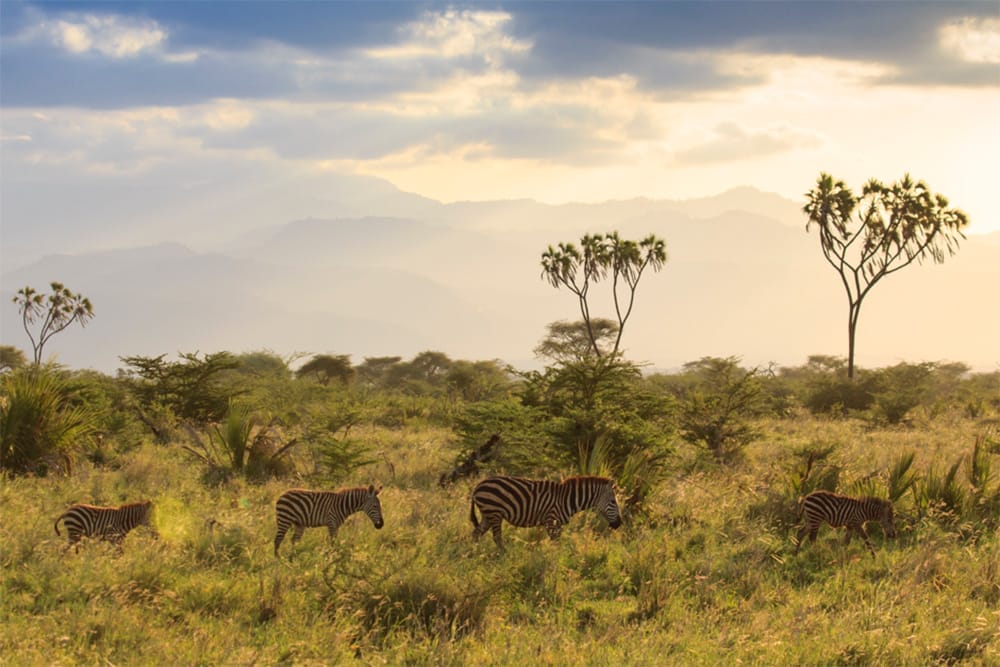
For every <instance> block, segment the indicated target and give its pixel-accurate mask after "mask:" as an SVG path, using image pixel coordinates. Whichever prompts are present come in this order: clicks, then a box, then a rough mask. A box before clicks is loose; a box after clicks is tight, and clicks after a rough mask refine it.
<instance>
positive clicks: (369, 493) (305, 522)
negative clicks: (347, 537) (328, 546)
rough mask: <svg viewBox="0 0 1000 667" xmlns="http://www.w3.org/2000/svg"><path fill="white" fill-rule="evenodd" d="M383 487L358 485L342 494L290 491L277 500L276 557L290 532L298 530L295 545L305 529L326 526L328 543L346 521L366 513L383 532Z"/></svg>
mask: <svg viewBox="0 0 1000 667" xmlns="http://www.w3.org/2000/svg"><path fill="white" fill-rule="evenodd" d="M381 491H382V487H379V488H377V489H376V488H375V485H374V484H369V485H368V486H367V487H364V486H358V487H355V488H352V489H342V490H340V491H309V490H307V489H289V490H288V491H285V492H284V493H282V494H281V496H279V497H278V500H277V502H276V503H275V506H274V508H275V513H276V515H277V520H278V534H277V535H275V537H274V555H275V556H277V555H278V548H279V547H280V546H281V541H282V540H283V539H285V533H287V532H288V529H289V528H291V527H293V526H294V527H295V530H294V532H293V533H292V544H295V543H296V542H298V541H299V540H300V539H302V533H304V532H305V529H306V528H318V527H320V526H326V527H327V529H328V530H329V541H331V542H332V541H333V538H334V537H335V536H336V534H337V529H338V528H340V525H341V524H342V523H344V520H345V519H346V518H347V517H349V516H350V515H352V514H354V513H355V512H364V513H365V514H367V515H368V518H369V519H371V520H372V524H373V525H374V526H375V528H376V529H381V528H382V525H383V521H382V503H381V502H379V499H378V494H379V493H380V492H381Z"/></svg>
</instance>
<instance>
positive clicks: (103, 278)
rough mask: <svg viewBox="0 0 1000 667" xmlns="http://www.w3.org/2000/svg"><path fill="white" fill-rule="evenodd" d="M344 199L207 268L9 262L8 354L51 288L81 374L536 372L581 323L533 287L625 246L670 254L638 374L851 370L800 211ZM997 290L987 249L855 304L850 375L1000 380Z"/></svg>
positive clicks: (66, 353) (993, 257)
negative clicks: (598, 252) (645, 242)
mask: <svg viewBox="0 0 1000 667" xmlns="http://www.w3.org/2000/svg"><path fill="white" fill-rule="evenodd" d="M379 193H381V195H384V198H383V199H381V200H379V197H378V195H379ZM341 194H344V195H345V196H346V195H348V194H350V195H351V196H352V197H353V199H352V201H353V202H354V204H352V205H350V206H346V205H345V206H334V207H332V208H331V207H327V208H325V209H323V207H316V214H311V215H303V216H293V217H290V218H289V220H290V221H289V222H286V223H283V224H269V225H257V224H255V223H248V224H247V225H246V226H242V227H240V226H233V227H232V229H231V230H230V233H229V234H228V236H225V235H223V234H222V233H221V232H219V237H218V238H217V239H216V240H214V241H213V242H212V243H211V244H209V245H208V246H202V247H201V248H200V249H198V248H196V246H193V245H191V244H182V243H178V242H164V243H160V244H154V245H134V246H127V247H123V248H120V249H117V250H113V251H92V252H86V251H83V252H76V253H72V254H69V253H63V254H50V255H46V256H44V257H41V258H39V259H36V260H34V261H30V262H26V263H24V264H22V265H21V266H19V267H18V266H14V267H11V268H9V269H8V266H7V264H6V263H5V264H4V272H3V274H2V276H0V279H2V292H3V294H2V296H3V299H4V303H6V304H8V305H7V306H5V307H4V309H3V310H2V311H0V313H2V315H3V319H2V322H0V334H2V340H3V342H4V343H5V344H13V345H16V346H18V347H21V348H28V342H27V338H26V336H25V334H24V332H23V331H22V330H21V322H20V320H19V318H18V317H17V316H16V310H15V309H14V307H13V305H12V304H11V303H10V297H11V296H12V294H13V293H14V291H15V290H16V289H17V288H19V287H21V286H23V285H26V284H30V285H32V286H34V287H35V288H36V289H44V288H46V287H47V285H48V283H49V282H51V281H52V280H58V281H60V282H63V283H64V284H66V285H67V286H68V287H69V288H70V289H72V290H74V291H76V292H80V293H82V294H84V295H86V296H88V297H89V298H90V299H91V301H92V302H93V303H94V308H95V318H94V319H93V320H92V321H91V322H90V323H89V324H88V325H87V327H86V328H85V329H79V328H78V327H73V328H71V329H69V330H67V331H65V332H62V333H60V334H59V335H58V336H56V337H54V338H53V339H52V341H51V342H50V343H49V345H48V346H47V347H46V352H47V353H50V354H52V353H54V354H57V355H58V359H59V360H60V361H62V362H63V363H66V364H68V365H70V366H74V367H94V368H97V369H99V370H102V371H106V372H112V371H113V370H114V369H116V368H118V367H120V365H121V364H120V361H119V357H120V356H127V355H136V354H141V355H159V354H163V353H167V354H174V353H177V352H194V351H200V352H214V351H218V350H223V349H225V350H230V351H233V352H243V351H251V350H259V349H270V350H273V351H275V352H277V353H279V354H291V353H294V352H306V353H310V354H317V353H333V354H350V355H351V356H352V360H353V361H354V362H355V363H359V362H360V361H361V360H362V359H363V358H364V357H366V356H383V355H399V356H403V357H404V358H409V357H412V356H413V355H415V354H417V353H419V352H421V351H424V350H438V351H442V352H445V353H446V354H448V355H449V356H451V357H452V358H460V359H492V358H498V359H502V360H505V361H508V362H510V363H513V364H515V365H517V366H519V367H522V368H523V367H531V366H536V365H537V364H538V363H539V362H538V361H537V360H535V359H533V354H532V350H533V349H534V347H535V346H536V345H537V344H538V342H539V340H540V339H541V338H542V337H543V336H544V334H545V327H546V325H547V324H548V323H550V322H552V321H555V320H559V319H578V318H579V310H578V304H577V301H576V299H575V297H574V296H573V295H572V294H570V293H569V292H567V291H566V290H565V289H563V290H557V289H555V288H553V287H552V286H551V285H549V284H547V283H546V282H545V281H544V280H542V279H541V267H540V258H541V253H542V252H543V251H544V250H545V248H546V247H548V246H549V245H554V244H556V243H559V242H566V241H572V242H577V241H578V240H579V238H580V237H581V236H582V235H583V234H585V233H589V232H606V231H612V230H618V231H619V232H620V233H621V234H622V236H624V237H625V238H633V239H638V238H642V237H645V236H647V235H648V234H651V233H652V234H656V235H657V236H659V237H661V238H664V239H665V240H666V242H667V250H668V254H669V261H668V262H667V264H666V265H665V267H664V268H663V270H662V272H660V273H659V274H652V273H649V274H646V275H644V276H643V279H642V282H641V284H640V286H639V290H638V293H637V301H636V306H635V310H634V313H633V316H632V319H631V320H630V321H629V323H628V328H627V329H626V333H625V338H624V344H625V347H626V349H627V353H628V356H629V357H630V358H632V359H633V360H636V361H639V362H643V363H646V364H648V365H649V366H650V367H652V368H675V367H677V366H680V365H681V364H683V363H685V362H687V361H692V360H696V359H698V358H700V357H702V356H731V355H734V356H739V357H741V358H742V359H743V360H744V363H747V364H766V363H768V362H771V361H773V362H776V363H779V364H783V365H798V364H801V363H804V362H805V360H806V358H807V356H808V355H810V354H834V355H844V354H845V353H846V338H847V336H846V318H847V303H846V298H845V295H844V293H843V288H842V286H841V284H840V278H839V276H838V275H837V274H836V272H834V271H833V270H832V269H831V268H830V267H829V266H828V265H827V264H826V262H825V260H824V259H823V256H822V254H821V252H820V249H819V247H818V242H817V239H816V235H815V230H813V231H812V233H810V232H807V231H806V230H805V226H804V224H803V219H802V216H801V214H800V213H799V212H798V205H797V204H795V203H794V202H791V201H788V200H784V199H781V198H780V197H777V196H776V195H770V194H767V193H760V192H758V191H755V190H752V189H749V188H738V189H735V190H730V191H728V192H725V193H722V194H721V195H718V196H717V197H709V198H703V199H694V200H687V201H681V202H677V201H658V200H645V199H635V200H627V201H620V202H605V203H601V204H569V205H562V206H551V205H546V204H540V203H537V202H532V201H508V202H502V201H498V202H480V203H477V202H461V203H455V204H441V203H438V202H432V201H430V200H424V199H422V198H415V197H410V198H407V197H406V196H400V198H398V199H395V200H394V201H393V202H390V201H387V200H392V199H393V197H394V196H395V195H396V194H399V193H398V192H394V191H393V190H392V189H391V188H388V189H387V188H380V187H373V188H371V189H370V191H369V194H371V196H373V197H375V200H378V201H380V202H381V203H380V204H378V205H377V206H376V205H375V204H372V210H370V211H367V212H365V211H360V212H359V211H358V208H357V207H356V206H355V204H357V205H358V206H361V205H363V202H364V200H365V196H368V195H366V194H365V193H363V192H361V190H360V189H359V190H358V192H356V193H353V194H352V193H341ZM206 201H207V200H206ZM373 201H374V200H373ZM359 202H360V203H359ZM303 208H308V206H303ZM320 209H323V210H320ZM333 209H336V210H335V211H334V213H335V214H334V215H327V214H326V213H327V212H329V211H330V210H333ZM337 211H339V213H338V212H337ZM209 248H210V249H209ZM997 287H1000V243H997V242H996V239H995V238H993V236H970V237H969V239H968V240H966V241H965V242H964V243H963V245H962V248H961V249H960V251H959V252H958V254H957V255H956V256H955V257H951V258H949V259H948V260H947V261H946V262H945V263H944V264H943V265H933V264H927V265H924V266H913V267H909V268H907V269H906V270H905V271H902V272H900V273H899V274H898V275H894V276H891V277H889V278H887V279H886V280H885V281H884V282H882V283H880V284H879V285H877V286H876V287H875V288H874V289H873V291H872V293H871V295H870V296H869V297H868V298H867V299H866V301H865V304H864V309H863V312H862V315H861V322H860V328H859V334H858V336H859V337H858V355H859V356H858V362H859V364H860V365H862V366H869V367H872V366H882V365H888V364H893V363H896V362H899V361H904V360H905V361H924V360H930V361H938V360H950V361H963V362H966V363H969V364H970V365H972V366H973V367H974V368H977V369H983V370H993V369H995V368H996V364H997V362H998V360H1000V359H998V358H1000V350H998V348H997V345H996V341H997V340H1000V309H997V308H996V300H997V299H996V290H997ZM608 294H609V292H608V286H607V285H606V284H603V283H602V284H598V285H595V286H592V288H591V296H592V305H593V309H594V310H595V312H596V313H597V314H599V315H603V316H611V315H612V314H613V310H612V309H611V303H610V300H609V298H608ZM29 351H30V348H29Z"/></svg>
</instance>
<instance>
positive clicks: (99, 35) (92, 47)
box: [27, 14, 167, 59]
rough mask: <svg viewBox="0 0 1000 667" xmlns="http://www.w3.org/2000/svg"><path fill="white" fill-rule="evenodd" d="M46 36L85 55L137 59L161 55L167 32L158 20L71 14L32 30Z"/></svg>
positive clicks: (49, 39) (61, 45) (54, 44)
mask: <svg viewBox="0 0 1000 667" xmlns="http://www.w3.org/2000/svg"><path fill="white" fill-rule="evenodd" d="M32 35H38V36H44V37H45V38H47V39H48V41H49V42H50V43H51V44H52V45H53V46H55V47H58V48H61V49H63V50H64V51H66V52H68V53H71V54H74V55H82V54H87V53H91V52H96V53H99V54H101V55H102V56H105V57H107V58H116V59H117V58H134V57H136V56H139V55H141V54H144V53H160V52H161V50H162V47H163V45H164V43H165V42H166V40H167V32H166V31H165V30H164V29H163V28H162V27H161V26H159V25H158V24H157V23H156V22H155V21H148V20H147V21H141V20H136V19H129V18H124V17H120V16H116V15H113V14H108V15H95V14H84V15H70V16H68V17H67V18H65V19H58V20H52V21H50V20H44V21H42V22H40V23H39V24H37V25H36V26H34V28H33V29H31V30H30V31H28V33H27V37H28V38H29V39H30V37H31V36H32Z"/></svg>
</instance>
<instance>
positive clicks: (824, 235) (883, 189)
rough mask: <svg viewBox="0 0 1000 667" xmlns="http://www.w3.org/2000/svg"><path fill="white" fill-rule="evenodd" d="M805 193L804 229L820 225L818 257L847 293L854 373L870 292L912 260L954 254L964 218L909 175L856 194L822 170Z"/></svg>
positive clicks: (850, 368) (940, 259) (871, 185)
mask: <svg viewBox="0 0 1000 667" xmlns="http://www.w3.org/2000/svg"><path fill="white" fill-rule="evenodd" d="M806 197H807V198H808V201H807V202H806V204H805V206H804V207H803V211H804V212H805V213H806V214H807V215H808V216H809V221H808V222H807V223H806V229H807V230H808V229H809V227H810V226H812V225H813V224H815V225H816V226H817V227H818V228H819V240H820V247H821V249H822V251H823V256H824V257H825V258H826V261H827V262H828V263H829V264H830V266H832V267H833V268H834V269H835V270H836V271H837V272H838V273H839V274H840V278H841V282H842V283H843V285H844V290H845V291H846V292H847V300H848V305H849V312H848V325H847V326H848V354H847V374H848V377H850V378H853V377H854V356H855V355H854V353H855V336H856V333H857V326H858V317H859V315H860V312H861V304H862V302H863V301H864V299H865V297H866V296H867V295H868V293H869V291H870V290H871V289H872V287H874V286H875V285H876V284H877V283H878V282H879V281H880V280H882V279H883V278H885V277H886V276H888V275H890V274H892V273H895V272H897V271H899V270H900V269H902V268H904V267H906V266H909V265H910V264H912V263H913V262H918V263H921V262H923V261H924V260H925V259H928V258H929V259H931V260H932V261H934V262H935V263H941V262H943V261H944V260H945V257H947V256H950V255H953V254H955V252H956V251H957V250H958V245H959V241H960V239H964V238H965V235H964V234H963V233H962V229H963V228H965V227H966V225H968V223H969V220H968V217H967V216H966V214H965V213H963V212H962V211H960V210H958V209H955V208H949V206H948V200H947V198H945V197H944V196H943V195H939V194H935V193H933V192H931V190H930V188H928V187H927V184H926V183H924V182H923V181H914V180H913V179H912V178H911V177H910V175H909V174H906V175H905V176H903V178H902V179H900V180H899V181H896V182H894V183H890V184H888V185H886V184H884V183H882V182H880V181H878V180H876V179H871V180H869V181H868V182H867V183H866V184H865V185H864V187H863V188H862V190H861V195H855V194H854V193H853V192H852V191H851V189H850V188H848V187H847V186H846V185H845V184H844V182H843V181H840V180H835V179H834V178H833V176H830V175H829V174H826V173H821V174H820V176H819V178H818V179H817V181H816V186H815V187H814V188H813V189H812V190H811V191H809V192H807V193H806Z"/></svg>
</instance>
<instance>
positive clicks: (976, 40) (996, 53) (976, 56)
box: [938, 18, 1000, 64]
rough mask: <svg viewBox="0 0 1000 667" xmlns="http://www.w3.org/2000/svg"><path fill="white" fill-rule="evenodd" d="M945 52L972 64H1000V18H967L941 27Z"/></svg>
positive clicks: (940, 34) (940, 35) (942, 44)
mask: <svg viewBox="0 0 1000 667" xmlns="http://www.w3.org/2000/svg"><path fill="white" fill-rule="evenodd" d="M938 38H939V39H940V42H941V46H942V48H944V50H945V51H948V52H949V53H951V54H953V55H955V56H957V57H958V58H960V59H962V60H965V61H968V62H972V63H994V64H1000V18H980V19H974V18H965V19H962V20H960V21H956V22H954V23H949V24H947V25H944V26H942V27H941V29H940V30H939V31H938Z"/></svg>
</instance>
